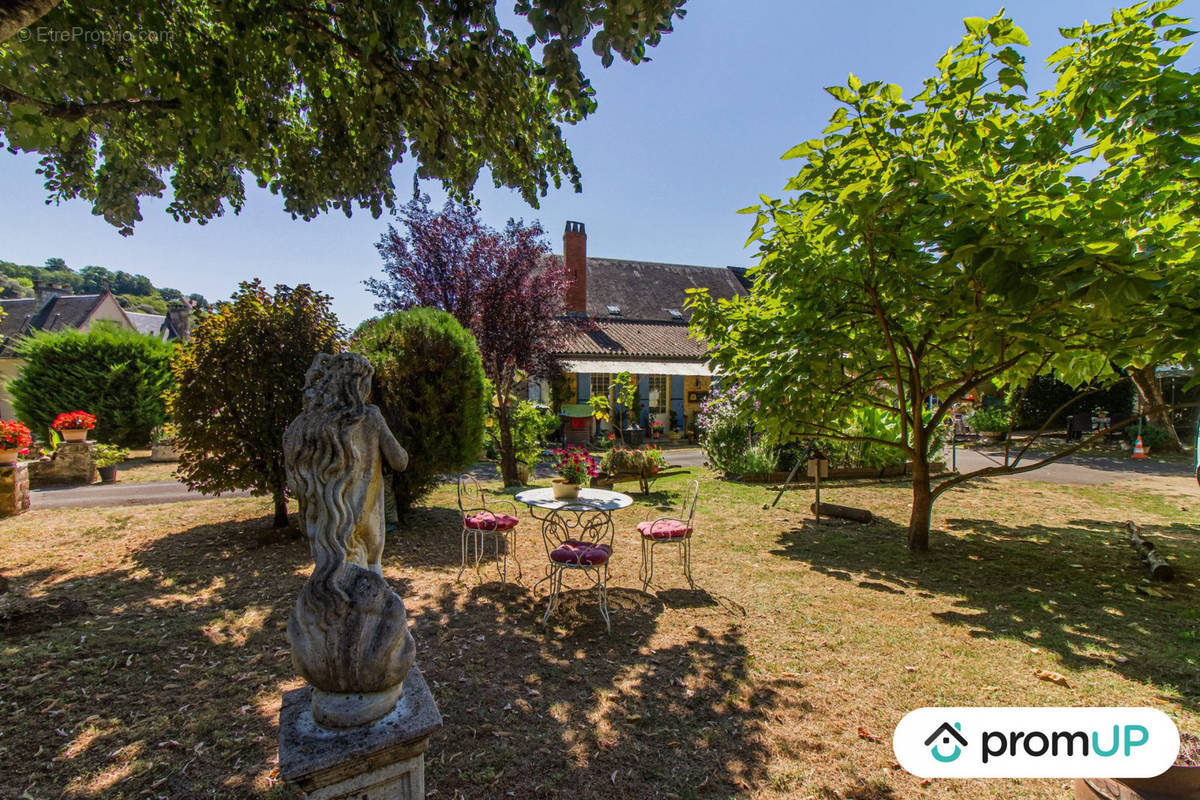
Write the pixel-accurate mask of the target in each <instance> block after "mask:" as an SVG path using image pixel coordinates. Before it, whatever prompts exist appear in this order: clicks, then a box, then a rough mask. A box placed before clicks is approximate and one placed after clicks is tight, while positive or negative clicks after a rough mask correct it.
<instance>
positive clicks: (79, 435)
mask: <svg viewBox="0 0 1200 800" xmlns="http://www.w3.org/2000/svg"><path fill="white" fill-rule="evenodd" d="M50 427H51V428H54V430H56V431H58V432H59V433H61V434H62V437H63V440H64V441H67V442H82V441H84V440H85V439H87V432H88V431H90V430H91V429H92V428H94V427H96V418H95V417H94V416H92V415H91V414H89V413H87V412H86V411H68V412H67V413H65V414H59V415H58V416H57V417H55V418H54V422H51V423H50Z"/></svg>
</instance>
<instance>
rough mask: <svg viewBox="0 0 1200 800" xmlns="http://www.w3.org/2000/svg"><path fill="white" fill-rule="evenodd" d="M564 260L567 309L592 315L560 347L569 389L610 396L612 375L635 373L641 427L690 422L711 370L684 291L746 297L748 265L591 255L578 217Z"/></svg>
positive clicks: (578, 394) (580, 397) (567, 235)
mask: <svg viewBox="0 0 1200 800" xmlns="http://www.w3.org/2000/svg"><path fill="white" fill-rule="evenodd" d="M562 259H563V262H564V264H565V265H566V267H567V269H568V271H569V272H570V273H571V277H572V280H573V283H572V285H571V288H570V290H569V291H568V293H567V312H568V313H569V314H576V315H583V316H587V317H589V318H590V319H591V320H592V321H593V324H592V325H589V326H587V327H586V328H584V329H580V330H577V331H575V332H573V333H572V334H571V335H570V336H569V337H568V338H567V339H566V340H565V341H564V342H563V343H562V345H561V347H560V348H559V349H558V353H557V355H558V357H559V359H560V361H561V362H562V364H563V366H564V369H565V371H566V375H567V382H568V395H572V394H573V395H574V398H575V399H576V400H577V402H578V403H586V402H587V401H588V398H590V397H591V396H592V395H593V394H609V392H610V389H611V386H612V379H613V377H614V376H615V375H617V374H618V373H621V372H629V373H631V374H633V375H636V376H637V377H638V394H639V398H640V401H641V404H642V406H643V409H642V411H641V415H640V416H641V423H642V424H643V425H646V424H647V423H648V422H650V421H651V420H661V421H662V422H663V424H664V426H666V427H668V428H670V427H671V426H672V424H674V425H675V426H677V428H678V429H679V430H684V429H685V426H688V427H690V426H691V425H692V422H693V420H694V418H695V414H696V412H697V410H698V409H699V406H700V403H701V401H702V400H703V398H704V397H705V395H707V394H708V391H709V387H710V384H711V380H712V372H711V370H710V368H709V366H708V359H707V349H706V348H705V346H704V344H703V342H700V341H697V340H695V339H692V338H689V337H688V319H689V318H690V317H691V312H690V311H689V310H688V309H687V308H685V307H684V305H685V300H686V297H687V290H688V289H692V288H705V289H708V291H709V293H710V294H711V295H712V296H713V297H714V298H724V299H728V298H732V297H736V296H739V295H745V294H746V293H747V286H748V283H747V281H746V276H745V270H743V269H738V268H734V267H703V266H693V265H688V264H663V263H657V262H652V261H635V260H630V259H615V258H593V257H589V256H588V254H587V232H586V230H585V228H584V225H583V223H582V222H574V221H571V222H567V224H566V230H565V231H564V233H563V253H562ZM534 391H537V390H534ZM535 399H536V398H535Z"/></svg>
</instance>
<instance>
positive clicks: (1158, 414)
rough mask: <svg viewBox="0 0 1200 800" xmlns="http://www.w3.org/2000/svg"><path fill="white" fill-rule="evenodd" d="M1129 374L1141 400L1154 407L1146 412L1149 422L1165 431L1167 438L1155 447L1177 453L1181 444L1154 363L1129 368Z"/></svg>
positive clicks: (1180, 448) (1181, 447)
mask: <svg viewBox="0 0 1200 800" xmlns="http://www.w3.org/2000/svg"><path fill="white" fill-rule="evenodd" d="M1129 374H1130V376H1131V377H1132V378H1133V385H1134V386H1136V387H1137V390H1138V394H1139V395H1141V396H1142V402H1143V403H1144V404H1145V405H1147V406H1149V407H1150V408H1152V409H1155V410H1153V411H1150V412H1149V413H1147V414H1146V416H1147V417H1148V418H1149V419H1150V424H1151V425H1156V426H1158V427H1159V428H1162V429H1164V430H1165V431H1166V432H1167V440H1166V441H1165V442H1163V443H1162V444H1160V445H1158V447H1157V448H1155V449H1157V450H1164V451H1166V452H1169V453H1178V452H1179V451H1181V450H1182V449H1183V445H1182V444H1180V442H1179V433H1178V431H1176V430H1175V423H1174V422H1172V421H1171V412H1170V411H1168V410H1167V409H1166V404H1167V403H1166V400H1165V399H1164V398H1163V394H1162V388H1161V387H1159V385H1158V378H1157V377H1156V376H1155V374H1154V365H1150V366H1148V367H1138V368H1136V369H1130V370H1129Z"/></svg>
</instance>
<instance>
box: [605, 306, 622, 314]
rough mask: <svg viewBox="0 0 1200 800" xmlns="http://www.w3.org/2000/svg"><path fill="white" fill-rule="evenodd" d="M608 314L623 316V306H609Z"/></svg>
mask: <svg viewBox="0 0 1200 800" xmlns="http://www.w3.org/2000/svg"><path fill="white" fill-rule="evenodd" d="M608 315H609V316H610V317H619V316H621V307H620V306H609V307H608Z"/></svg>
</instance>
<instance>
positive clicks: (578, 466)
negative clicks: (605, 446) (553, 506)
mask: <svg viewBox="0 0 1200 800" xmlns="http://www.w3.org/2000/svg"><path fill="white" fill-rule="evenodd" d="M554 455H555V458H556V461H555V464H554V471H555V472H557V473H558V477H557V478H555V479H554V499H555V500H573V499H575V498H576V497H578V496H579V485H580V484H581V483H584V482H585V481H587V480H589V479H591V478H594V477H596V476H597V475H599V474H600V470H599V469H597V467H596V459H594V458H592V455H591V453H589V452H588V451H587V450H586V449H584V448H582V447H574V446H572V447H568V448H566V449H562V450H555V451H554Z"/></svg>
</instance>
